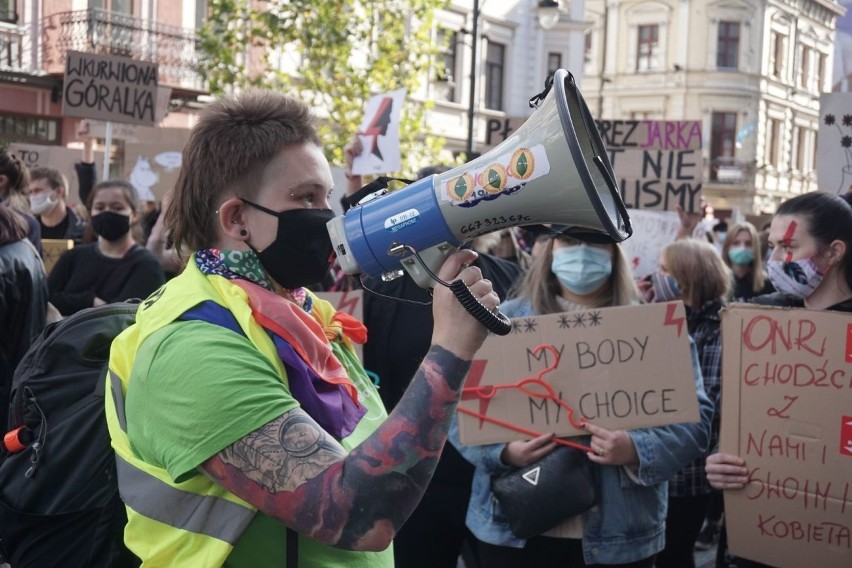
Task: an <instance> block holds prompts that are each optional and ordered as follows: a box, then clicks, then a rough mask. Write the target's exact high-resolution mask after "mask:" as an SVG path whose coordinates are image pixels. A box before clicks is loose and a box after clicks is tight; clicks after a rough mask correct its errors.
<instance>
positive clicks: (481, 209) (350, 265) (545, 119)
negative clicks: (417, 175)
mask: <svg viewBox="0 0 852 568" xmlns="http://www.w3.org/2000/svg"><path fill="white" fill-rule="evenodd" d="M615 179H616V178H615V175H614V173H613V170H612V165H611V164H610V162H609V158H608V155H607V152H606V148H605V147H604V144H603V141H602V140H601V138H600V135H599V134H598V131H597V128H596V126H595V123H594V120H593V119H592V116H591V113H590V112H589V109H588V107H587V106H586V103H585V101H584V100H583V97H582V95H581V94H580V91H579V89H578V88H577V85H576V83H575V81H574V77H573V76H572V75H571V74H570V73H569V72H567V71H565V70H564V69H559V70H557V71H556V72H555V73H554V75H553V87H552V88H551V89H550V91H549V92H548V93H547V95H546V96H545V97H544V100H543V101H542V102H541V104H540V106H539V108H538V110H536V111H535V112H534V113H533V114H532V116H531V117H530V118H529V119H528V120H527V121H526V122H525V123H524V124H523V125H522V126H521V127H520V128H519V129H518V130H517V131H516V132H515V133H514V135H512V136H511V137H510V138H507V139H506V140H504V141H503V142H502V143H500V144H499V145H498V146H496V147H495V148H493V149H492V150H490V151H489V152H487V153H485V154H483V155H482V156H480V157H479V158H477V159H475V160H472V161H471V162H468V163H466V164H464V165H462V166H459V167H457V168H454V169H451V170H449V171H447V172H444V173H441V174H436V175H433V176H430V177H427V178H424V179H421V180H418V181H416V182H414V183H412V184H410V185H408V186H406V187H404V188H402V189H399V190H396V191H393V192H391V193H388V194H386V195H384V196H382V197H380V198H377V199H372V200H370V201H367V202H365V203H363V204H360V205H358V206H356V207H353V208H352V209H350V210H349V211H347V213H346V214H345V215H344V216H342V217H336V218H335V219H333V220H331V221H329V224H328V231H329V234H330V236H331V241H332V244H333V246H334V251H335V253H336V254H337V258H338V262H339V263H340V267H341V268H342V270H343V271H344V272H346V273H348V274H358V273H363V274H366V275H367V276H370V277H379V276H383V275H385V276H386V278H387V277H388V276H390V275H397V274H399V273H400V269H401V268H404V269H405V270H406V271H407V272H409V274H411V276H412V278H414V280H415V281H416V282H417V284H418V285H420V286H422V287H424V288H428V287H431V285H432V284H433V278H432V276H431V275H430V274H429V272H430V271H429V270H423V267H421V266H420V264H419V263H418V262H416V261H415V260H414V259H413V258H412V257H413V256H414V255H413V252H412V251H417V252H418V253H419V255H420V256H421V257H423V258H424V260H425V263H426V265H427V266H428V267H430V268H431V269H432V270H437V268H438V267H439V266H440V264H441V262H443V258H444V257H445V256H447V254H449V253H450V252H452V251H453V250H454V249H455V248H457V247H459V246H460V245H461V244H462V243H464V242H465V241H468V240H470V239H472V238H474V237H477V236H479V235H483V234H485V233H490V232H492V231H496V230H499V229H503V228H507V227H514V226H522V225H538V224H555V225H562V226H564V227H565V230H564V231H563V232H566V233H568V234H571V233H572V232H573V233H577V234H578V235H580V234H587V235H588V234H594V235H596V236H599V237H603V238H606V239H607V240H609V241H610V242H620V241H623V240H624V239H626V238H627V237H629V236H630V235H631V234H632V229H631V228H630V219H629V216H628V214H627V208H626V207H625V206H624V202H623V201H622V199H621V195H620V194H619V191H618V187H617V184H616V181H615Z"/></svg>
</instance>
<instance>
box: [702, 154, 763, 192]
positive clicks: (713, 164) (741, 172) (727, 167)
mask: <svg viewBox="0 0 852 568" xmlns="http://www.w3.org/2000/svg"><path fill="white" fill-rule="evenodd" d="M754 166H755V164H754V162H753V161H747V160H738V159H737V158H732V157H729V156H718V157H716V158H713V159H712V160H710V181H711V182H713V183H720V184H731V185H736V184H747V183H751V182H753V181H754Z"/></svg>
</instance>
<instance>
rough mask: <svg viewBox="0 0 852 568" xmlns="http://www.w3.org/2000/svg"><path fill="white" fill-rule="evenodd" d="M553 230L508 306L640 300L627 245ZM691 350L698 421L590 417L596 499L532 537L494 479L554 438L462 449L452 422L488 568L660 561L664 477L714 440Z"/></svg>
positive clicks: (528, 310)
mask: <svg viewBox="0 0 852 568" xmlns="http://www.w3.org/2000/svg"><path fill="white" fill-rule="evenodd" d="M551 231H553V232H554V233H555V234H554V235H553V236H552V237H551V239H550V241H549V242H548V243H546V246H545V247H544V250H543V251H542V253H541V254H540V255H539V257H538V258H537V259H536V260H535V262H534V264H533V266H532V267H531V268H530V270H529V272H528V273H527V275H526V277H525V279H524V280H523V282H522V283H521V286H520V290H519V293H518V297H517V298H515V299H514V300H510V301H509V302H506V303H504V304H503V305H502V306H501V311H503V313H505V314H506V315H508V316H510V317H521V316H529V315H539V314H547V313H557V312H566V311H576V310H588V309H591V308H599V307H608V306H624V305H630V304H637V303H639V293H638V290H637V289H636V285H635V283H634V281H633V276H632V273H631V270H630V267H629V265H628V264H627V261H626V259H625V258H624V253H623V251H622V249H621V247H619V246H618V245H617V244H612V243H600V242H594V241H598V240H599V239H598V238H596V237H597V235H594V236H588V235H573V236H571V237H569V236H567V235H565V234H563V233H562V232H560V228H559V227H553V228H551ZM575 237H579V238H575ZM580 239H583V240H580ZM587 241H593V242H587ZM691 351H692V367H693V374H694V376H695V385H696V390H697V393H698V403H699V411H700V415H701V421H700V422H699V423H697V424H675V425H670V426H665V427H658V428H644V429H637V430H631V431H630V432H626V431H624V430H620V431H615V432H613V431H609V430H606V429H604V428H600V427H597V426H594V425H592V424H588V425H587V430H588V432H589V433H590V434H591V437H590V438H586V439H584V440H583V441H584V442H585V443H586V444H587V445H590V446H591V447H592V449H593V450H594V453H590V454H588V456H589V459H590V460H591V461H592V462H594V463H595V464H596V466H595V467H594V468H593V470H594V472H595V475H596V477H597V482H598V486H599V490H600V493H599V494H600V499H599V502H598V504H597V505H595V506H594V507H592V508H591V509H589V510H588V511H586V512H585V513H583V514H582V515H578V516H577V517H573V518H570V519H566V520H565V521H563V522H562V523H561V524H559V525H557V526H556V527H554V528H553V529H551V530H549V531H547V532H546V533H544V534H543V535H540V536H536V537H533V538H530V539H528V540H523V539H521V538H518V537H517V536H516V535H515V534H514V533H512V531H511V529H510V528H509V524H508V520H507V519H506V518H505V516H503V513H502V511H501V509H500V505H499V503H497V501H496V499H495V498H494V496H493V495H492V493H491V477H492V475H495V474H499V473H503V472H505V471H509V470H510V469H513V468H515V467H524V466H526V465H529V464H530V463H533V462H535V461H538V460H539V459H541V458H542V457H544V456H545V455H546V454H548V453H549V452H551V451H552V450H553V449H554V448H555V447H556V444H555V443H554V442H553V441H552V438H553V435H552V434H547V435H543V436H539V437H538V438H535V439H532V440H527V441H517V442H511V443H509V444H491V445H482V446H463V445H461V443H460V442H459V437H458V423H457V422H456V421H454V422H453V426H452V429H451V432H450V441H451V442H452V443H453V444H454V445H455V446H456V448H458V450H459V451H460V452H461V454H462V455H463V456H464V457H465V458H466V459H467V460H468V461H470V462H471V463H472V464H473V465H474V466H476V472H475V473H474V478H473V490H472V496H471V500H470V504H469V506H468V511H467V526H468V528H469V529H470V530H471V531H472V532H473V534H474V535H475V536H476V538H477V539H478V543H477V548H478V553H479V560H480V565H481V566H482V568H500V567H503V566H505V567H514V566H536V568H541V567H547V566H554V567H555V566H559V567H561V568H566V567H567V568H575V567H584V566H596V565H612V564H618V565H621V566H630V567H636V568H640V567H641V568H646V567H647V568H650V567H651V566H652V565H653V562H654V555H655V554H656V553H657V552H659V551H660V550H661V549H662V548H663V546H664V544H665V519H666V504H667V483H666V482H667V481H668V480H669V479H670V478H671V477H672V476H673V475H674V474H675V472H677V471H678V470H679V469H681V468H682V467H683V466H684V465H686V464H688V463H689V462H691V461H692V460H693V459H695V458H697V457H698V456H700V455H702V454H703V452H704V451H705V449H706V448H707V445H708V441H709V438H710V420H711V417H712V408H711V404H710V401H709V399H708V398H707V397H706V395H705V394H704V388H703V386H702V381H701V371H700V369H699V367H698V360H697V357H696V354H695V348H694V347H692V348H691Z"/></svg>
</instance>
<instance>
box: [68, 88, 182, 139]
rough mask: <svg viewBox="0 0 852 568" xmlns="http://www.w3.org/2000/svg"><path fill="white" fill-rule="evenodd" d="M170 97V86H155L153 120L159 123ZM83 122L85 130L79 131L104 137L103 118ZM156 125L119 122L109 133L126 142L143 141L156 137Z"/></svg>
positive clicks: (91, 136) (105, 124) (85, 134)
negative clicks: (155, 102)
mask: <svg viewBox="0 0 852 568" xmlns="http://www.w3.org/2000/svg"><path fill="white" fill-rule="evenodd" d="M171 98H172V89H171V87H164V86H162V85H159V86H158V87H157V106H156V107H154V121H155V122H156V123H157V124H159V123H160V122H161V121H162V120H163V119H164V118H165V117H166V115H167V114H168V113H169V102H170V101H171ZM83 122H84V123H85V127H86V128H85V132H81V135H84V136H86V137H88V138H106V134H107V128H106V126H107V122H106V121H103V120H95V119H89V120H85V121H83ZM156 131H157V127H156V126H140V125H138V124H123V123H120V122H117V123H114V124H113V125H112V132H111V135H112V137H113V138H115V139H118V140H124V141H126V142H144V141H146V140H152V139H153V140H156V139H157V138H158V135H157V132H156Z"/></svg>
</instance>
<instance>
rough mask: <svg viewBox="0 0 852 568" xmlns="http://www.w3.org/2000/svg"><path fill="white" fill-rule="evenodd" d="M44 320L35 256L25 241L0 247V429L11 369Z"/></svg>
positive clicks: (43, 289) (40, 269) (43, 285)
mask: <svg viewBox="0 0 852 568" xmlns="http://www.w3.org/2000/svg"><path fill="white" fill-rule="evenodd" d="M46 317H47V279H46V277H45V275H44V265H43V264H42V262H41V258H39V255H38V252H36V250H35V248H34V247H33V245H32V243H30V241H29V240H27V239H22V240H20V241H17V242H14V243H9V244H5V245H2V246H0V425H2V427H3V428H5V427H6V412H7V410H8V408H9V387H10V386H11V383H12V375H13V373H14V372H15V367H16V366H17V365H18V362H19V361H20V360H21V358H22V357H23V356H24V354H25V353H26V352H27V349H29V348H30V344H32V342H33V340H34V339H35V338H36V337H38V334H39V333H41V331H42V329H44V325H45V318H46ZM3 431H4V432H5V430H3Z"/></svg>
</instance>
